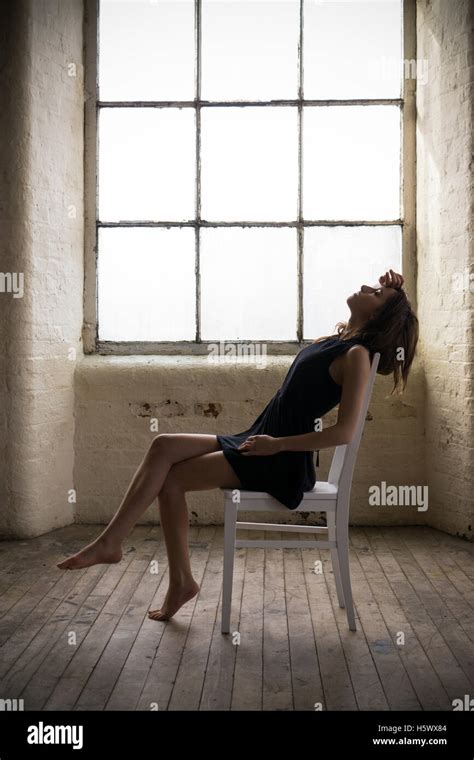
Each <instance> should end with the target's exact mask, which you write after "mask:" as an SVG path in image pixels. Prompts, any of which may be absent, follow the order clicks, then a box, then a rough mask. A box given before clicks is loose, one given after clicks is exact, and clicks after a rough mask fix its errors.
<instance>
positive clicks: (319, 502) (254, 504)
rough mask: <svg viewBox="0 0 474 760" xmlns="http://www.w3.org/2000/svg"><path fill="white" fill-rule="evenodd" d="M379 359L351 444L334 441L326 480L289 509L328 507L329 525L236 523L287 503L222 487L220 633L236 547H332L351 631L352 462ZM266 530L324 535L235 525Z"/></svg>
mask: <svg viewBox="0 0 474 760" xmlns="http://www.w3.org/2000/svg"><path fill="white" fill-rule="evenodd" d="M379 360H380V354H379V353H376V354H375V355H374V357H373V360H372V365H371V371H370V377H369V382H368V383H367V388H366V391H365V396H364V402H363V404H362V409H361V412H360V416H359V419H358V422H357V427H356V431H355V433H354V436H353V439H352V441H351V442H350V443H349V444H346V445H343V446H337V447H336V449H335V451H334V455H333V458H332V462H331V468H330V471H329V477H328V480H327V481H321V482H317V483H316V484H315V486H314V488H313V489H312V491H307V492H306V493H305V494H304V497H303V500H302V502H301V504H300V505H299V506H298V508H297V509H294V510H292V512H295V513H298V512H326V516H327V527H318V526H313V525H287V524H285V523H256V522H238V521H237V516H238V511H239V509H240V510H243V511H245V512H274V513H275V514H278V515H279V516H282V515H283V514H288V508H287V507H285V506H284V505H283V504H281V503H280V502H279V501H277V499H275V498H274V497H273V496H270V494H268V493H266V492H264V491H244V490H239V489H231V488H222V489H221V490H222V491H223V493H224V574H223V590H222V622H221V631H222V633H229V630H230V611H231V602H232V583H233V576H234V554H235V549H238V548H240V547H258V548H266V547H268V548H282V549H283V548H285V549H301V548H304V549H307V548H309V547H312V546H314V547H317V548H318V549H330V551H331V561H332V566H333V571H334V580H335V583H336V590H337V598H338V601H339V606H340V607H341V608H344V607H345V609H346V613H347V621H348V624H349V629H350V630H351V631H355V630H357V629H356V624H355V615H354V604H353V600H352V588H351V578H350V567H349V505H350V495H351V488H352V477H353V473H354V465H355V461H356V457H357V452H358V449H359V444H360V440H361V437H362V431H363V428H364V423H365V419H366V416H367V409H368V406H369V401H370V398H371V395H372V390H373V387H374V382H375V375H376V372H377V367H378V364H379ZM239 528H240V529H242V530H265V531H272V530H273V531H281V532H288V533H290V534H291V533H311V534H314V533H316V534H318V533H320V534H323V535H325V536H327V538H325V539H323V540H319V541H318V540H312V541H305V542H304V544H303V543H302V542H301V541H291V540H290V539H285V540H281V541H275V540H271V539H251V540H240V539H236V535H235V534H236V530H238V529H239Z"/></svg>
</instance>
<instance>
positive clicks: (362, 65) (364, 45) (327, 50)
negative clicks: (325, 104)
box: [304, 0, 403, 100]
mask: <svg viewBox="0 0 474 760" xmlns="http://www.w3.org/2000/svg"><path fill="white" fill-rule="evenodd" d="M402 56H403V52H402V3H401V0H365V2H359V1H358V0H350V1H349V2H342V0H341V1H339V0H338V1H337V2H335V1H334V0H329V1H328V0H305V4H304V96H305V98H306V99H315V100H316V99H322V100H326V99H335V100H337V99H351V98H399V97H400V93H401V76H402Z"/></svg>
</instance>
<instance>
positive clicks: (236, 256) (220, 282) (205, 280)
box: [201, 227, 297, 340]
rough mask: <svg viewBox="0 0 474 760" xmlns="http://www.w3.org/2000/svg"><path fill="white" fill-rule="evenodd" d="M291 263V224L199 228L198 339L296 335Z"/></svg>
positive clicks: (293, 260) (293, 252) (293, 233)
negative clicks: (200, 305) (200, 231)
mask: <svg viewBox="0 0 474 760" xmlns="http://www.w3.org/2000/svg"><path fill="white" fill-rule="evenodd" d="M296 263H297V235H296V230H294V229H288V228H286V229H269V228H253V229H251V228H248V227H247V228H240V229H237V228H228V229H222V228H221V229H212V228H206V229H203V230H202V237H201V299H202V307H201V312H202V337H203V340H296V303H297V301H296V296H297V274H296Z"/></svg>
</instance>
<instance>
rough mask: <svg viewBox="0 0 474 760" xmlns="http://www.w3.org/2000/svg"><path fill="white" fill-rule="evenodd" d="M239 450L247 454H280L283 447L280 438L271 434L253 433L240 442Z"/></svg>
mask: <svg viewBox="0 0 474 760" xmlns="http://www.w3.org/2000/svg"><path fill="white" fill-rule="evenodd" d="M238 450H239V451H240V452H241V453H242V454H244V455H247V456H269V455H271V454H278V453H279V452H280V451H281V450H282V449H281V443H280V439H279V438H274V437H273V436H271V435H251V436H249V437H248V438H247V440H246V441H244V442H243V443H241V444H240V446H239V449H238Z"/></svg>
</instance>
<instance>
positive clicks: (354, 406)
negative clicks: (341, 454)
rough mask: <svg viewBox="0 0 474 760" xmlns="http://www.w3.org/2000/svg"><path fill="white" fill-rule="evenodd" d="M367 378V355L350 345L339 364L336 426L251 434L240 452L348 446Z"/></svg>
mask: <svg viewBox="0 0 474 760" xmlns="http://www.w3.org/2000/svg"><path fill="white" fill-rule="evenodd" d="M369 375H370V355H369V352H368V351H367V349H366V348H364V347H363V346H360V345H357V346H352V347H351V348H350V349H349V350H348V351H347V352H346V354H345V355H344V361H343V362H342V394H341V401H340V404H339V412H338V416H337V422H336V424H335V425H331V426H330V427H328V428H326V429H325V430H321V431H319V432H316V431H315V432H314V433H304V434H303V435H290V436H282V437H280V438H274V437H273V436H271V435H252V436H250V437H249V438H247V440H246V441H244V443H242V444H241V445H240V446H239V450H240V451H241V452H242V453H243V454H247V455H249V456H259V455H260V456H268V455H269V454H278V453H279V452H280V451H315V450H317V449H325V448H329V447H334V446H342V445H344V444H347V443H349V442H350V441H351V440H352V437H353V435H354V433H355V429H356V427H357V420H358V418H359V414H360V410H361V408H362V403H363V399H364V391H365V389H366V387H367V381H368V379H369Z"/></svg>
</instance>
